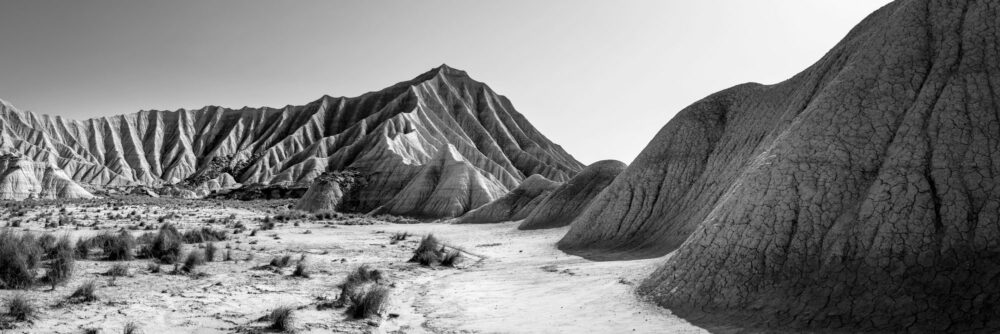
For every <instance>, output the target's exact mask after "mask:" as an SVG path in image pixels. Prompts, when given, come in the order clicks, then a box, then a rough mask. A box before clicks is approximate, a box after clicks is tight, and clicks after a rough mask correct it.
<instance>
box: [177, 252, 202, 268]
mask: <svg viewBox="0 0 1000 334" xmlns="http://www.w3.org/2000/svg"><path fill="white" fill-rule="evenodd" d="M203 264H205V255H204V254H202V252H200V251H197V250H193V251H191V252H190V253H188V256H187V258H185V259H184V266H183V267H181V271H182V272H185V273H190V272H192V271H194V269H195V268H196V267H198V266H200V265H203Z"/></svg>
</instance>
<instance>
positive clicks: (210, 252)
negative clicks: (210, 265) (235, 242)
mask: <svg viewBox="0 0 1000 334" xmlns="http://www.w3.org/2000/svg"><path fill="white" fill-rule="evenodd" d="M218 251H219V248H218V247H216V246H215V244H214V243H211V242H209V243H208V244H206V245H205V261H207V262H212V261H215V253H216V252H218Z"/></svg>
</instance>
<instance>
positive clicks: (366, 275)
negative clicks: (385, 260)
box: [340, 264, 385, 304]
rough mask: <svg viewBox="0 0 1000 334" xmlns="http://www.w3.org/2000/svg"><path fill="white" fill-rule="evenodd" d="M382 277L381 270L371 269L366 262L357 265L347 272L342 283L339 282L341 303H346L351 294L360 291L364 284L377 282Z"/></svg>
mask: <svg viewBox="0 0 1000 334" xmlns="http://www.w3.org/2000/svg"><path fill="white" fill-rule="evenodd" d="M384 278H385V277H384V274H383V273H382V271H381V270H378V269H371V267H369V266H368V265H367V264H363V265H360V266H358V268H357V269H355V270H354V271H352V272H350V273H348V274H347V277H345V278H344V282H343V283H340V290H341V292H340V302H341V304H344V303H346V302H347V301H348V299H349V297H350V296H351V295H353V294H356V293H358V292H360V291H361V289H362V288H363V287H364V286H365V285H368V284H370V283H374V284H378V283H379V282H380V281H382V280H383V279H384Z"/></svg>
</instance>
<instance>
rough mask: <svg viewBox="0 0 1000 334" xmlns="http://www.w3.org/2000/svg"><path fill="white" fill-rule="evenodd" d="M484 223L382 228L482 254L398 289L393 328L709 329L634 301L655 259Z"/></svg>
mask: <svg viewBox="0 0 1000 334" xmlns="http://www.w3.org/2000/svg"><path fill="white" fill-rule="evenodd" d="M516 226H517V223H516V222H510V223H502V224H491V225H441V224H419V225H381V226H368V227H364V228H374V229H379V230H385V231H387V232H401V231H407V232H410V233H416V234H421V235H423V234H427V233H434V235H435V236H436V237H438V238H439V239H440V240H442V241H443V242H445V243H447V244H449V245H453V246H456V247H461V248H463V249H466V250H468V251H469V252H471V253H474V254H478V255H482V256H483V257H484V259H482V260H481V261H480V259H479V258H477V257H475V256H469V257H466V259H465V260H466V262H465V263H464V264H463V267H465V268H464V269H462V270H445V269H442V270H435V271H432V272H428V273H423V274H421V276H420V277H414V278H412V279H410V280H408V281H407V282H406V283H404V286H401V287H400V289H397V294H396V298H397V303H396V304H395V305H396V308H398V309H399V310H398V311H399V312H400V313H401V315H400V317H399V318H397V319H394V320H389V321H387V322H386V323H385V325H384V326H383V330H385V331H386V332H393V331H398V332H400V333H625V332H632V333H708V332H707V331H705V330H703V329H701V328H698V327H695V326H694V325H691V324H690V323H688V322H686V321H685V320H683V319H681V318H678V317H676V316H674V315H672V314H671V313H670V312H669V311H668V310H665V309H662V308H659V307H656V306H654V305H652V304H649V303H645V302H641V301H640V300H639V299H638V297H637V296H636V295H635V294H634V292H633V291H634V285H635V284H636V283H637V282H638V281H639V280H641V279H642V278H643V277H645V276H647V275H648V274H649V273H650V272H651V271H652V270H654V269H655V267H656V265H657V264H658V263H659V262H660V261H662V259H651V260H637V261H615V262H593V261H588V260H584V259H582V258H580V257H577V256H571V255H566V254H564V253H563V252H561V251H559V250H557V249H556V248H555V242H556V241H558V240H559V238H560V237H561V236H562V235H563V234H564V233H565V232H566V229H565V228H559V229H551V230H535V231H519V230H517V228H516Z"/></svg>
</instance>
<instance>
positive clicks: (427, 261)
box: [410, 249, 438, 266]
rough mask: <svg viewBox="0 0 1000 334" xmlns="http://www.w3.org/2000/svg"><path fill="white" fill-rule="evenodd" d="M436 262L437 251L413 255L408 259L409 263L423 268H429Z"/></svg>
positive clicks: (426, 251)
mask: <svg viewBox="0 0 1000 334" xmlns="http://www.w3.org/2000/svg"><path fill="white" fill-rule="evenodd" d="M437 261H438V251H436V250H430V249H428V250H424V251H422V252H419V253H416V254H413V258H412V259H410V262H416V263H419V264H420V265H423V266H431V265H433V264H434V263H435V262H437Z"/></svg>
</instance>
